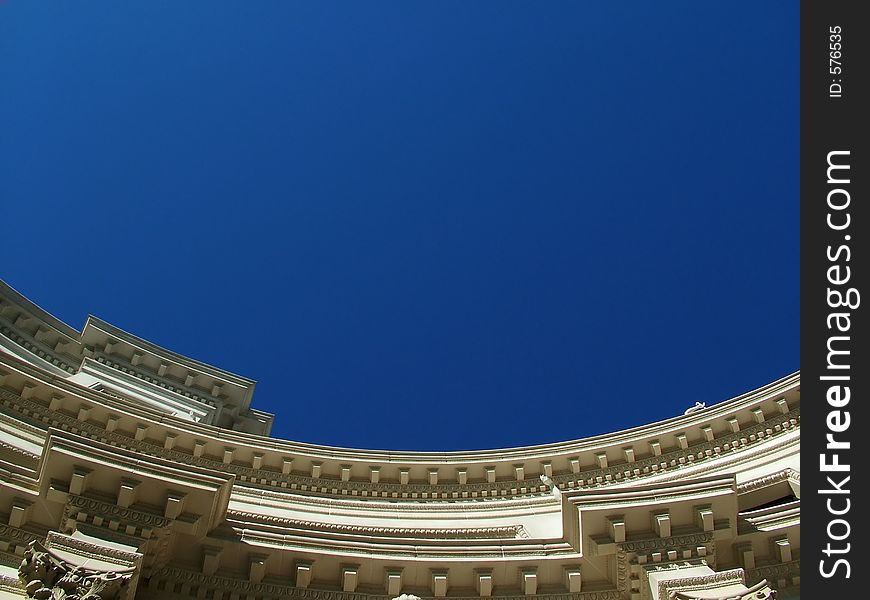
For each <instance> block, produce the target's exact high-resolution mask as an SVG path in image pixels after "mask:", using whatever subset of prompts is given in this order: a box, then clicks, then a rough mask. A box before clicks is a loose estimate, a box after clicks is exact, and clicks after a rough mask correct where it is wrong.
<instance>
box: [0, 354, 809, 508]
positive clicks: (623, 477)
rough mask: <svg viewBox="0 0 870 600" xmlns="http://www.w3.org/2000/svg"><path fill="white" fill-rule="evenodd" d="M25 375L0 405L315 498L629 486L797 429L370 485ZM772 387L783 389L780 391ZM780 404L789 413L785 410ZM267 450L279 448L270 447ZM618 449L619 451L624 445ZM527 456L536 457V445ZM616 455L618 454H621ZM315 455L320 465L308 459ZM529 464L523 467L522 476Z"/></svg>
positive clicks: (384, 479)
mask: <svg viewBox="0 0 870 600" xmlns="http://www.w3.org/2000/svg"><path fill="white" fill-rule="evenodd" d="M10 366H11V365H10ZM0 369H2V367H0ZM10 375H12V373H11V372H9V371H7V372H5V373H4V372H0V376H3V377H5V378H6V379H7V380H10V382H11V379H13V378H12V377H10ZM21 375H22V377H21V379H22V383H21V386H20V393H19V394H15V393H14V392H9V391H8V388H7V389H5V390H4V389H0V400H2V402H4V403H23V402H26V401H29V402H26V404H27V407H28V409H29V412H30V413H31V415H33V416H36V415H40V416H39V417H36V418H40V419H41V420H43V422H45V420H48V422H49V423H50V424H51V425H52V426H55V427H63V426H64V425H66V427H67V428H71V429H77V430H78V431H80V432H81V433H82V434H84V435H87V436H88V437H93V438H96V439H101V440H105V441H106V442H108V443H112V444H114V445H120V446H122V447H124V446H128V447H135V448H137V449H138V450H140V451H143V452H146V453H151V454H155V453H156V454H159V455H162V456H171V457H172V458H173V459H174V460H179V461H182V462H185V463H187V464H193V465H197V466H203V467H213V466H217V467H218V468H222V469H228V470H230V471H232V472H234V473H235V474H236V475H237V476H238V478H239V480H240V481H242V482H250V483H252V484H256V485H267V486H273V487H282V488H289V489H292V490H296V491H299V492H308V493H315V494H336V495H351V496H354V495H359V496H363V497H365V496H370V497H383V498H402V499H413V500H417V499H420V500H423V499H428V500H439V499H440V500H453V499H457V498H486V497H499V496H517V495H527V494H540V493H548V492H549V489H550V487H549V486H548V485H547V484H546V483H544V482H543V481H542V480H541V476H542V475H544V476H545V477H547V478H549V479H550V480H551V481H552V482H553V483H555V484H556V485H558V486H560V487H564V488H574V487H597V486H601V485H610V484H618V483H626V482H629V481H631V480H636V479H643V478H645V477H649V476H662V475H665V474H666V473H667V472H668V471H671V470H682V469H684V468H686V467H687V466H692V465H698V464H700V463H701V462H704V461H715V460H716V459H720V458H724V459H726V460H732V459H733V456H734V454H735V453H739V452H741V451H743V450H746V449H748V448H751V447H752V446H753V445H755V444H757V443H760V442H764V441H766V440H768V439H770V438H775V437H778V436H781V435H783V434H786V433H788V432H789V431H792V430H795V429H796V428H797V427H798V426H799V423H800V408H799V405H797V406H795V407H794V408H791V407H788V406H785V407H783V406H782V404H781V403H780V404H776V406H777V407H778V411H777V412H776V413H775V414H771V416H770V417H765V418H764V419H763V420H761V421H760V422H752V423H750V424H748V425H745V426H743V427H737V428H736V429H737V430H736V431H734V430H733V429H734V427H733V426H731V425H729V430H728V432H725V433H720V434H719V435H718V436H717V435H715V434H711V435H707V436H705V437H703V438H700V437H695V438H692V439H691V441H690V440H689V439H688V438H682V437H678V441H677V443H676V445H673V446H669V447H664V448H663V447H662V446H661V443H660V442H657V443H656V445H655V446H654V447H655V448H656V450H653V451H652V452H651V453H650V454H649V455H647V456H641V455H639V453H638V454H635V453H631V455H630V457H631V461H628V460H626V459H625V458H623V459H622V460H620V461H619V462H617V461H616V460H614V461H612V462H611V461H609V460H607V459H601V458H600V457H606V456H607V455H608V453H609V454H613V453H614V452H615V450H614V445H610V446H604V447H601V446H598V447H594V446H593V448H591V449H590V450H588V451H587V452H588V453H589V454H593V455H595V456H596V462H597V463H598V465H597V466H595V465H586V464H583V465H582V466H579V463H578V467H577V469H578V470H577V471H576V472H574V471H573V468H572V469H570V470H567V472H556V471H555V470H554V469H553V467H552V465H553V463H554V462H558V460H557V459H558V458H560V457H558V456H549V457H548V460H546V461H534V462H531V464H530V461H526V462H523V463H517V462H516V460H517V459H510V460H509V461H492V462H491V463H488V464H487V466H485V467H480V464H479V462H474V461H475V460H476V456H475V455H476V454H478V453H476V452H470V453H467V455H466V456H465V457H464V458H466V459H467V460H466V461H464V462H462V463H461V464H462V466H460V467H454V476H455V479H454V478H451V479H449V480H445V479H444V478H440V477H434V480H435V481H437V483H431V482H432V480H433V473H439V474H440V472H442V471H448V468H449V467H448V465H446V464H444V463H439V462H434V459H433V458H429V455H428V454H426V453H420V454H419V455H416V456H415V460H416V461H418V462H419V461H420V460H423V459H425V458H428V459H429V460H430V461H433V462H425V463H423V465H422V466H420V465H418V466H416V467H412V466H411V465H412V464H413V463H412V461H410V460H409V461H407V462H405V463H404V464H406V465H409V466H408V467H402V466H397V465H396V462H399V459H400V458H402V456H401V455H399V454H398V453H397V456H396V457H395V458H394V459H393V460H391V461H390V462H388V463H381V464H372V461H365V464H366V465H367V466H368V468H369V470H370V471H371V472H372V473H377V474H378V476H377V477H376V478H373V477H370V478H369V481H361V480H359V479H351V478H350V474H349V473H348V474H347V475H345V473H347V472H348V471H349V470H350V469H352V466H351V465H348V464H347V463H344V462H343V460H341V459H340V460H336V459H335V458H332V459H329V458H328V456H330V455H329V454H326V453H324V454H320V455H313V456H312V455H311V454H307V455H303V456H299V455H291V453H290V451H289V450H290V448H288V449H287V451H286V452H285V451H282V450H276V449H275V448H269V447H268V446H265V447H264V446H262V445H261V444H262V440H261V439H260V440H257V439H256V438H254V436H250V435H245V434H239V433H237V432H231V431H225V430H220V429H218V430H215V429H214V428H208V429H207V430H203V428H204V426H202V425H199V424H193V423H190V422H188V421H185V420H184V419H173V418H172V417H167V416H166V415H164V414H160V413H156V414H154V413H152V414H148V412H146V410H147V409H143V408H141V407H137V409H138V410H137V409H134V408H133V407H131V406H125V407H124V409H125V410H118V409H117V408H114V407H113V406H112V404H113V402H112V401H116V402H117V401H118V400H119V399H116V398H112V397H109V398H107V397H106V396H105V395H100V394H99V392H95V391H93V390H87V392H85V391H84V390H80V391H78V392H77V394H76V395H75V396H73V395H67V394H64V390H63V389H62V387H61V385H62V384H63V383H64V382H60V381H55V382H52V384H49V382H47V381H39V380H34V379H31V378H29V377H27V376H26V374H24V373H21ZM788 379H789V380H790V381H789V383H791V384H792V392H793V390H794V388H797V387H799V386H798V384H797V382H798V381H799V380H798V379H796V378H795V377H790V378H788ZM777 383H781V382H777ZM776 387H777V388H780V386H776ZM781 394H782V390H781V388H780V389H776V390H775V393H773V394H772V396H774V397H775V398H776V401H777V402H778V401H780V400H782V398H781ZM83 395H91V398H87V399H86V400H84V401H82V398H81V397H82V396H83ZM770 396H771V394H768V395H767V396H762V397H761V398H754V399H753V402H751V403H749V408H748V409H747V410H749V411H761V410H762V409H760V408H758V405H763V404H764V403H765V402H766V401H769V402H771V403H772V402H774V401H772V400H770ZM731 402H734V401H731ZM785 408H787V409H788V410H785V411H784V412H782V411H783V410H784V409H785ZM741 409H743V407H739V406H737V407H732V408H731V410H730V411H724V413H725V414H726V415H727V414H732V413H733V412H738V411H739V410H741ZM711 410H712V409H711ZM40 413H41V414H40ZM678 419H679V420H681V421H682V423H681V425H682V426H681V427H679V429H681V430H683V431H691V430H692V429H698V430H705V429H708V430H712V426H711V425H709V424H710V423H713V424H715V423H716V421H715V420H711V419H709V418H707V419H703V420H701V423H707V425H698V424H697V421H698V420H699V418H698V416H697V415H695V414H692V415H687V416H684V417H678ZM729 419H730V417H729ZM723 420H726V421H727V420H728V419H725V418H724V417H723ZM672 421H673V420H672ZM692 421H695V423H693V422H692ZM665 423H666V424H669V425H671V427H669V429H673V426H672V424H671V422H670V421H666V422H665ZM209 430H210V431H209ZM652 435H655V436H656V438H657V439H661V438H663V437H664V435H665V434H664V432H663V431H662V430H661V429H660V430H658V431H655V432H654V433H653V434H652ZM680 435H681V436H682V435H684V434H680ZM682 439H684V440H685V443H681V441H680V440H682ZM257 442H260V445H256V446H254V445H253V444H255V443H257ZM578 444H579V443H578ZM272 445H273V446H278V445H284V444H282V443H280V442H277V441H276V443H275V444H272ZM288 446H289V444H288ZM297 446H298V445H297ZM615 446H617V447H619V446H622V444H616V445H615ZM531 450H532V451H536V448H532V449H531ZM622 450H623V452H624V448H622ZM346 452H347V451H346ZM360 454H361V455H363V456H361V457H360V458H363V457H364V455H365V454H366V451H360ZM454 454H456V456H453V457H452V458H453V459H454V460H459V459H460V458H461V456H459V453H454ZM411 456H412V455H411V454H409V453H404V457H405V458H410V457H411ZM315 458H316V459H323V460H314V459H315ZM505 462H507V463H508V465H507V466H508V467H510V469H511V470H512V471H514V478H509V477H489V476H488V470H489V469H490V468H491V469H492V472H494V473H497V470H498V468H499V465H501V466H502V467H504V466H505V465H504V463H505ZM535 462H537V464H538V467H537V468H538V470H536V471H532V470H531V469H532V465H534V464H535ZM297 464H298V465H299V467H302V468H305V467H307V469H306V471H300V469H297ZM399 464H403V463H399ZM255 465H259V467H255ZM526 465H528V474H527V471H526V468H527V467H526ZM403 468H407V469H408V471H407V473H408V476H407V478H406V480H407V482H406V483H402V481H403V475H402V469H403ZM412 468H416V469H417V472H425V473H426V475H427V477H428V479H424V480H422V481H421V478H415V479H413V480H412V479H411V477H410V473H411V470H412ZM330 471H331V472H330ZM390 471H393V473H390ZM395 472H398V475H399V476H398V477H396V476H395ZM548 473H549V475H548ZM315 474H317V476H315ZM389 475H392V476H389ZM481 475H483V476H481ZM517 477H521V479H517ZM372 479H376V482H373V481H372ZM460 481H465V483H460Z"/></svg>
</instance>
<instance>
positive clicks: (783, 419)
mask: <svg viewBox="0 0 870 600" xmlns="http://www.w3.org/2000/svg"><path fill="white" fill-rule="evenodd" d="M0 400H2V402H3V403H5V404H8V405H10V406H11V405H12V404H13V403H14V404H18V405H19V406H20V407H22V408H23V409H24V410H25V413H26V416H25V419H28V418H29V419H30V420H31V422H33V423H36V424H42V425H43V426H49V427H52V426H53V427H59V428H61V429H65V430H69V431H72V432H73V433H77V434H80V435H84V436H86V437H88V438H91V439H94V440H99V441H102V442H105V443H108V444H110V445H113V446H119V447H121V448H125V449H131V450H135V451H137V452H140V453H143V454H146V455H150V456H154V457H157V458H162V459H170V460H173V461H176V462H180V463H183V464H189V465H193V466H197V467H201V468H206V469H211V470H218V471H223V472H229V473H232V474H234V475H236V476H237V477H238V481H237V485H243V486H244V485H250V486H254V487H256V488H258V489H261V488H265V489H268V488H269V487H270V486H271V487H272V488H281V489H287V490H292V491H293V492H295V493H302V494H305V493H307V494H321V495H324V494H325V495H331V496H351V497H353V496H357V497H363V498H364V497H371V498H377V497H381V498H394V499H400V500H410V501H427V500H428V501H444V500H446V501H455V500H465V499H467V498H468V497H471V498H472V499H473V498H475V497H491V498H502V499H504V498H516V497H523V496H541V495H544V494H549V493H550V488H549V486H547V485H545V484H543V483H542V482H541V481H540V480H535V479H526V480H523V481H496V482H494V483H470V484H464V485H462V484H458V483H456V484H454V483H444V484H437V485H427V484H420V483H413V484H401V483H392V482H378V483H366V482H361V481H340V480H335V479H326V478H313V477H309V476H305V475H301V474H297V473H288V474H284V473H279V472H276V471H273V470H269V469H262V468H261V469H254V468H252V467H247V466H244V465H239V464H236V463H229V464H226V463H223V462H222V461H221V460H219V459H217V458H212V457H209V456H199V457H196V456H193V455H191V454H190V453H188V452H183V451H181V450H176V449H170V450H167V449H165V448H164V447H163V446H160V445H158V444H156V443H154V442H152V441H149V440H148V439H147V438H146V439H142V440H136V439H135V438H132V437H129V436H128V435H125V434H124V433H122V432H119V431H106V429H105V428H103V427H101V426H99V425H96V424H93V423H90V422H83V421H79V420H78V419H76V418H75V417H73V416H72V415H67V414H65V413H63V412H60V411H49V410H48V409H47V407H46V406H44V405H43V404H42V403H41V402H37V401H34V400H30V399H24V398H21V396H19V395H18V394H15V393H13V392H11V391H9V390H5V389H0ZM19 412H21V411H20V410H19ZM799 426H800V408H796V409H793V410H791V411H789V412H788V413H785V414H780V415H777V416H775V417H772V418H771V419H769V420H767V421H764V422H763V423H759V424H756V425H755V426H753V427H749V428H747V429H745V430H743V431H739V432H736V433H732V434H730V435H728V436H723V437H722V438H720V439H717V440H714V441H713V442H704V443H701V444H695V445H692V446H689V447H688V448H687V449H686V450H681V451H679V450H675V451H671V452H668V453H667V454H664V455H662V456H658V457H648V458H645V459H642V460H639V461H636V462H634V463H621V464H616V465H612V466H609V467H607V468H605V469H594V470H587V471H582V472H580V473H579V474H576V475H575V474H571V473H568V474H558V475H554V477H553V478H552V480H553V481H554V482H555V483H556V485H560V484H561V485H562V486H564V488H567V489H569V490H570V489H575V490H576V489H581V488H582V489H598V488H604V487H609V486H612V485H614V484H619V483H625V482H626V481H638V482H639V481H642V480H643V479H644V478H647V477H652V476H659V477H660V476H661V475H663V474H665V473H666V472H668V471H670V470H675V471H676V470H680V469H682V468H683V467H685V466H686V465H692V464H699V463H701V462H706V461H713V460H715V459H717V458H727V457H729V456H736V455H737V454H739V453H740V452H741V451H742V450H745V449H747V448H750V447H754V446H756V445H759V444H762V443H765V442H767V441H768V440H771V439H774V438H777V437H779V436H781V435H783V434H784V433H787V432H789V431H791V430H794V429H795V428H797V427H799ZM626 473H627V474H628V476H626Z"/></svg>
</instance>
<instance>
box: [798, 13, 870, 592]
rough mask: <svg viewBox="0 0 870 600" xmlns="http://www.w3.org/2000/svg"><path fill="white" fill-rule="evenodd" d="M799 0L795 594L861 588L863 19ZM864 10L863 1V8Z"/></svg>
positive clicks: (869, 301) (865, 218)
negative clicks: (797, 561)
mask: <svg viewBox="0 0 870 600" xmlns="http://www.w3.org/2000/svg"><path fill="white" fill-rule="evenodd" d="M862 4H865V3H862V2H843V1H836V0H833V1H832V0H812V1H810V0H804V1H803V2H801V32H800V33H801V48H800V61H801V68H800V74H801V84H800V94H801V115H800V127H801V151H800V160H801V165H800V177H801V181H800V186H801V198H800V204H801V283H800V290H801V414H802V417H801V425H802V426H801V543H800V560H801V596H802V597H803V598H810V599H812V600H816V599H822V598H825V599H827V598H858V597H864V595H865V594H866V588H867V584H866V580H867V574H866V573H867V571H866V570H867V569H868V568H870V563H868V562H867V556H866V553H867V551H866V548H865V546H864V543H863V540H864V534H865V533H866V528H865V527H864V520H865V519H863V518H862V515H863V514H864V513H865V512H866V511H868V510H870V497H868V496H870V494H868V493H867V492H866V491H862V490H867V489H868V484H870V469H867V468H866V466H865V462H866V459H865V456H866V453H867V452H868V450H870V428H868V426H870V423H868V421H867V419H868V416H867V410H866V405H867V404H868V402H870V360H868V356H867V352H866V349H867V346H868V338H870V332H868V327H867V322H868V318H867V312H868V311H870V288H868V287H867V284H866V282H867V281H868V275H867V274H868V271H870V258H868V253H867V247H868V238H870V209H868V204H870V196H868V190H870V187H868V185H867V181H868V179H870V168H868V156H870V155H868V127H867V123H868V122H870V114H868V113H870V97H868V94H867V87H868V86H867V79H868V77H870V61H868V53H867V47H868V40H870V20H868V19H866V18H864V19H862V18H860V15H859V8H862ZM863 8H864V9H865V11H861V12H866V8H867V7H866V6H863Z"/></svg>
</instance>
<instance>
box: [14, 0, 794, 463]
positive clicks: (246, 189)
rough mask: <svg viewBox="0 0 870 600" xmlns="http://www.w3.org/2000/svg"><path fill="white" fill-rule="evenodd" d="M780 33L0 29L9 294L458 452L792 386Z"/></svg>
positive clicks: (520, 21)
mask: <svg viewBox="0 0 870 600" xmlns="http://www.w3.org/2000/svg"><path fill="white" fill-rule="evenodd" d="M798 54H799V53H798V3H797V2H789V1H781V2H757V1H751V2H750V1H745V2H744V1H733V2H715V3H714V2H697V1H686V2H648V1H643V2H640V1H639V2H506V1H499V2H494V1H493V2H482V1H481V2H468V1H463V2H459V1H444V2H405V1H396V2H346V3H345V2H328V1H318V2H313V1H312V2H266V1H262V2H219V1H215V0H209V1H207V2H206V1H200V2H193V1H185V2H169V1H155V0H149V1H147V2H145V1H135V2H134V1H131V2H123V3H118V2H114V1H102V2H98V1H90V2H32V1H26V0H2V1H0V225H2V235H0V256H2V262H0V276H2V277H3V278H4V279H5V280H6V281H7V282H8V283H9V284H10V285H12V286H13V287H15V288H16V289H18V290H19V291H20V292H22V293H23V294H25V295H26V296H28V297H30V298H31V299H33V300H34V301H36V302H37V303H39V304H40V305H41V306H42V307H43V308H45V309H46V310H48V311H49V312H51V313H53V314H55V315H56V316H58V317H59V318H61V319H63V320H64V321H66V322H67V323H69V324H70V325H73V326H75V327H77V328H80V327H81V326H82V324H83V323H84V320H85V317H86V315H87V314H88V313H92V314H95V315H97V316H99V317H101V318H103V319H105V320H107V321H109V322H111V323H113V324H114V325H117V326H118V327H121V328H122V329H125V330H127V331H130V332H131V333H134V334H136V335H139V336H141V337H144V338H146V339H148V340H151V341H153V342H154V343H157V344H160V345H163V346H165V347H167V348H169V349H171V350H174V351H177V352H180V353H182V354H186V355H189V356H191V357H194V358H196V359H199V360H202V361H205V362H209V363H211V364H214V365H216V366H219V367H222V368H225V369H227V370H230V371H233V372H236V373H239V374H241V375H244V376H248V377H251V378H253V379H256V380H257V381H258V384H257V392H256V393H255V396H254V405H255V406H256V407H258V408H260V409H263V410H267V411H270V412H275V413H277V415H278V416H277V419H276V425H275V428H274V430H273V434H274V435H275V436H277V437H285V438H292V439H296V440H301V441H308V442H314V443H325V444H332V445H343V446H359V447H375V448H386V449H416V450H451V449H472V448H484V447H500V446H511V445H521V444H529V443H541V442H551V441H558V440H565V439H572V438H577V437H583V436H588V435H592V434H598V433H605V432H608V431H613V430H618V429H623V428H626V427H629V426H634V425H640V424H644V423H647V422H651V421H654V420H659V419H663V418H667V417H670V416H673V415H676V414H681V413H682V411H683V410H684V409H685V408H687V407H688V406H690V405H692V404H694V402H695V401H706V402H707V403H708V404H709V403H713V402H718V401H721V400H725V399H727V398H729V397H732V396H734V395H737V394H739V393H742V392H744V391H748V390H750V389H753V388H755V387H757V386H760V385H763V384H765V383H768V382H770V381H772V380H775V379H777V378H779V377H781V376H784V375H786V374H788V373H790V372H793V371H795V370H797V369H798V367H799V364H798V355H799V330H798V326H799V323H798V314H799V290H798V284H799V279H798V262H799V238H798V225H799V220H798V209H799V197H798V167H799V165H798V150H799V145H798V134H799V131H798V112H799V99H798V81H799V80H798Z"/></svg>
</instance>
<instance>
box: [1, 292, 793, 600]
mask: <svg viewBox="0 0 870 600" xmlns="http://www.w3.org/2000/svg"><path fill="white" fill-rule="evenodd" d="M254 386H255V383H254V382H253V381H251V380H249V379H246V378H244V377H240V376H238V375H234V374H232V373H228V372H226V371H223V370H221V369H219V368H216V367H212V366H209V365H206V364H203V363H200V362H198V361H196V360H192V359H189V358H186V357H184V356H180V355H178V354H175V353H173V352H171V351H169V350H166V349H163V348H160V347H158V346H156V345H154V344H151V343H149V342H147V341H145V340H143V339H141V338H138V337H136V336H134V335H131V334H129V333H126V332H125V331H123V330H121V329H119V328H117V327H114V326H112V325H110V324H108V323H105V322H103V321H101V320H99V319H96V318H94V317H89V318H88V320H87V322H86V323H85V325H84V327H83V328H82V330H81V331H78V330H76V329H74V328H72V327H70V326H68V325H66V324H64V323H62V322H61V321H59V320H58V319H56V318H54V317H52V316H51V315H50V314H48V313H46V312H45V311H43V310H42V309H40V308H39V307H38V306H36V305H35V304H33V303H32V302H30V301H29V300H27V299H26V298H25V297H23V296H22V295H21V294H19V293H18V292H16V291H15V290H13V289H12V288H10V287H9V286H7V285H6V284H4V283H0V598H21V597H30V598H69V599H73V598H82V599H84V598H89V599H97V598H100V599H103V600H110V599H118V600H122V599H125V600H132V599H134V598H136V599H146V600H147V599H154V598H167V599H175V598H178V599H181V598H204V599H208V600H271V599H278V598H300V599H309V600H387V599H391V598H397V597H401V596H402V595H407V596H417V597H420V598H440V597H452V598H457V597H461V598H479V597H494V598H505V597H512V598H518V597H528V596H536V597H539V598H541V599H543V600H641V599H642V600H647V599H656V600H664V599H670V598H741V599H743V598H774V597H778V598H789V597H798V595H799V588H800V577H799V567H800V458H799V449H800V376H799V374H797V373H796V374H792V375H789V376H787V377H784V378H783V379H781V380H779V381H776V382H773V383H771V384H769V385H767V386H765V387H763V388H760V389H758V390H754V391H751V392H748V393H746V394H744V395H742V396H740V397H737V398H733V399H730V400H726V401H724V402H721V403H719V404H716V405H714V406H710V407H703V406H698V407H695V408H693V409H689V410H688V411H687V414H685V415H680V416H677V417H674V418H672V419H668V420H665V421H661V422H658V423H653V424H650V425H646V426H643V427H637V428H633V429H629V430H626V431H620V432H617V433H612V434H608V435H602V436H596V437H592V438H588V439H582V440H576V441H569V442H563V443H555V444H546V445H540V446H529V447H523V448H508V449H501V450H485V451H473V452H445V453H422V452H388V451H372V450H354V449H350V448H333V447H326V446H317V445H311V444H304V443H298V442H292V441H285V440H278V439H273V438H271V437H269V433H270V429H271V424H272V419H273V417H272V415H270V414H268V413H264V412H262V411H258V410H256V409H255V408H253V407H252V405H251V401H252V397H253V392H254Z"/></svg>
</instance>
